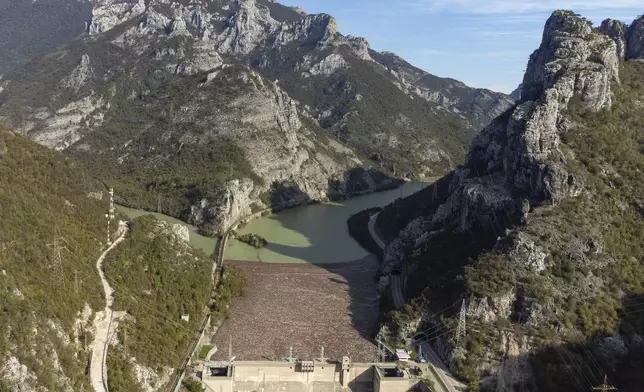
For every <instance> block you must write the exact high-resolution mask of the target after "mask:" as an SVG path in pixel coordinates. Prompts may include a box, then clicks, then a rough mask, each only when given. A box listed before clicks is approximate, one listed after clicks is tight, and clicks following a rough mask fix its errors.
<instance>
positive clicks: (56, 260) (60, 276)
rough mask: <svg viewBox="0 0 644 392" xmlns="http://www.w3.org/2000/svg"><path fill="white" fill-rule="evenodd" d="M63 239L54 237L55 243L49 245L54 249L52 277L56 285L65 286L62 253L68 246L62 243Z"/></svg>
mask: <svg viewBox="0 0 644 392" xmlns="http://www.w3.org/2000/svg"><path fill="white" fill-rule="evenodd" d="M61 239H63V238H59V237H54V243H53V244H47V246H49V247H50V248H52V249H53V257H52V259H51V263H50V267H51V269H52V274H51V278H52V280H53V282H54V285H56V286H62V287H65V271H64V270H63V255H62V254H61V250H62V249H67V248H65V247H63V246H61V245H60V241H61Z"/></svg>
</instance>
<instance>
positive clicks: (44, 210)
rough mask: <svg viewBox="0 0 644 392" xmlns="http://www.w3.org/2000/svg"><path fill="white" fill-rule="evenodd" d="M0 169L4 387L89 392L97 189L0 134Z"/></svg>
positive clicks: (48, 156) (0, 371)
mask: <svg viewBox="0 0 644 392" xmlns="http://www.w3.org/2000/svg"><path fill="white" fill-rule="evenodd" d="M0 162H1V164H0V184H1V185H0V205H2V208H1V209H0V219H1V220H2V225H0V230H1V231H0V233H1V234H0V250H1V251H0V302H1V303H2V310H1V312H2V316H1V317H0V330H1V331H2V334H0V336H1V337H0V353H1V355H0V389H2V390H8V391H14V390H19V389H18V388H23V389H20V390H25V391H35V390H36V388H38V387H41V388H43V387H44V388H46V389H47V390H78V389H80V388H81V385H85V386H86V387H88V386H89V380H88V378H87V377H86V376H85V375H84V370H85V366H86V364H87V358H88V355H89V352H88V351H87V346H86V345H85V341H86V340H87V342H89V343H91V326H92V309H100V308H101V307H102V301H101V288H100V281H99V279H98V275H97V274H96V270H95V269H94V262H95V261H96V258H97V257H98V254H99V253H100V252H99V250H100V247H101V244H100V240H102V239H104V237H105V230H104V227H103V224H102V222H104V218H103V219H102V217H103V214H104V212H105V211H106V210H107V204H106V202H105V201H100V200H96V199H95V198H93V197H94V196H96V195H101V190H102V187H101V186H100V184H96V183H95V182H94V181H93V180H92V179H91V178H90V177H89V176H88V175H87V174H85V173H84V172H83V171H82V170H80V169H79V165H78V164H76V163H74V162H73V161H71V160H70V159H69V158H65V157H62V156H60V155H59V154H58V153H55V152H53V151H49V150H47V149H46V148H44V147H41V146H38V145H36V144H35V143H33V142H31V141H29V140H26V139H24V138H23V137H21V136H18V135H14V134H12V133H10V132H9V131H7V130H6V129H0ZM90 196H92V197H90ZM57 238H63V239H64V240H60V241H58V240H57ZM54 243H58V244H59V245H60V249H56V248H55V247H53V245H54ZM57 251H59V252H60V258H61V262H60V264H58V263H57V262H56V258H57ZM88 335H90V337H89V338H88Z"/></svg>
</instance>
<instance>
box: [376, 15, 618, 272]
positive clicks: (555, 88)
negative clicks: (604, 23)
mask: <svg viewBox="0 0 644 392" xmlns="http://www.w3.org/2000/svg"><path fill="white" fill-rule="evenodd" d="M617 82H619V76H618V55H617V46H616V44H615V42H614V41H613V40H612V39H611V38H609V37H608V36H606V35H603V34H598V33H596V32H594V31H593V29H592V26H591V24H590V22H588V21H587V20H585V19H582V18H581V17H579V16H577V15H575V14H573V13H571V12H568V11H556V12H554V13H553V14H552V16H551V17H550V18H549V19H548V21H547V22H546V25H545V31H544V34H543V42H542V43H541V46H540V48H539V49H538V50H537V51H535V52H534V53H533V54H532V56H531V58H530V61H529V64H528V69H527V72H526V75H525V78H524V82H523V91H522V97H521V101H522V103H520V104H518V105H516V106H515V107H513V108H511V109H509V110H507V111H506V112H505V113H504V114H502V115H501V116H499V117H498V118H497V119H496V120H495V121H494V122H493V123H492V124H490V125H489V126H488V127H486V128H485V129H484V130H483V131H482V132H481V134H480V135H478V136H477V137H475V138H474V141H473V142H472V146H471V148H470V151H469V153H468V156H467V159H466V161H465V164H464V165H463V166H462V167H460V168H459V169H457V170H456V171H455V172H454V173H453V176H452V177H451V180H450V181H451V183H450V185H449V194H448V196H447V197H446V198H445V201H444V202H443V203H442V204H441V205H439V206H438V207H437V208H436V209H435V210H434V211H433V213H432V214H431V215H429V216H427V217H421V218H418V219H415V220H414V221H412V222H410V223H409V224H408V226H407V227H406V228H405V229H404V230H402V231H401V233H400V234H399V236H398V238H396V239H394V240H393V241H391V243H390V244H389V245H388V247H387V249H386V251H385V254H384V263H385V267H384V270H385V271H387V270H391V269H393V268H394V266H396V265H398V264H399V263H401V262H402V260H403V259H404V257H405V255H406V254H407V252H408V251H409V250H410V249H415V248H418V246H419V242H420V243H422V241H426V240H427V239H429V238H431V236H432V235H431V233H433V232H436V231H440V230H453V231H457V232H462V233H468V232H477V231H483V232H496V233H497V235H498V236H499V237H500V236H502V235H503V234H504V233H503V227H507V224H508V222H517V221H519V220H521V219H522V218H523V217H524V215H525V209H526V205H528V206H535V205H540V204H543V203H559V202H561V201H562V200H564V199H565V198H568V197H577V196H579V195H580V194H581V193H582V191H583V189H584V179H583V178H578V177H576V176H575V175H573V174H570V173H568V171H567V170H566V166H565V164H566V159H565V157H564V156H563V154H562V153H561V152H560V151H559V144H560V141H561V140H560V134H561V133H562V132H563V131H564V130H565V127H564V126H563V125H564V124H565V118H564V115H563V111H564V110H565V109H566V108H567V106H568V104H569V102H570V100H571V99H572V98H573V97H577V98H579V100H580V102H581V104H582V105H584V106H586V107H587V108H588V109H590V110H600V109H603V108H609V107H610V105H611V102H612V98H611V95H612V92H611V83H617ZM419 222H422V224H421V225H420V226H419ZM428 233H429V234H428ZM499 246H505V247H507V248H508V249H509V251H510V253H511V254H513V255H514V256H515V257H514V258H515V259H516V262H517V263H518V264H521V265H523V266H526V267H529V268H531V269H533V270H535V271H539V270H543V269H544V268H545V264H544V259H545V254H543V251H542V250H540V249H538V248H536V247H535V246H534V243H533V242H532V241H531V240H530V239H529V238H524V237H522V236H520V235H519V236H515V237H512V238H510V240H509V244H505V245H503V244H501V245H499Z"/></svg>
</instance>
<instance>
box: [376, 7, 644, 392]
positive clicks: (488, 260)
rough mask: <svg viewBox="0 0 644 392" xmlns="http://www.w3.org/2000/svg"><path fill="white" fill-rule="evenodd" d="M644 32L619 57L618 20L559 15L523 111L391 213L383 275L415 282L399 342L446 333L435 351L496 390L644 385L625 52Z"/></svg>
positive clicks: (495, 126) (632, 86) (635, 136)
mask: <svg viewBox="0 0 644 392" xmlns="http://www.w3.org/2000/svg"><path fill="white" fill-rule="evenodd" d="M642 21H644V18H640V19H638V20H636V21H635V22H634V23H633V24H632V25H631V26H624V29H623V31H626V32H627V33H626V36H627V37H630V38H626V39H625V40H622V41H621V46H620V38H619V36H617V37H616V36H615V35H613V34H608V35H604V34H603V32H605V31H607V30H606V27H605V26H607V25H610V24H611V22H610V21H608V22H605V23H604V24H602V27H601V28H599V29H594V28H592V26H591V24H590V22H588V21H587V20H585V19H583V18H581V17H579V16H577V15H575V14H574V13H572V12H569V11H557V12H555V13H553V15H552V16H551V17H550V19H549V20H548V21H547V22H546V25H545V30H544V35H543V41H542V44H541V46H540V48H539V49H538V50H537V51H535V52H534V54H533V55H532V56H531V58H530V61H529V64H528V68H527V71H526V75H525V78H524V81H523V89H522V94H521V97H522V100H521V101H520V102H519V104H518V105H517V106H516V107H515V108H512V109H511V110H508V111H507V112H506V113H504V114H503V115H501V116H499V117H498V118H497V119H496V120H494V121H493V123H492V124H491V125H490V126H489V127H487V128H486V129H484V130H483V132H482V133H481V134H480V135H479V136H478V137H477V138H476V139H475V140H474V142H473V145H472V147H471V149H470V152H469V154H468V157H467V159H466V162H465V164H464V165H463V166H462V167H459V168H458V169H457V170H456V171H455V172H453V173H451V174H450V175H448V176H446V177H444V178H443V179H441V180H439V181H438V182H437V183H436V184H434V185H433V186H432V187H430V188H428V189H426V190H424V191H422V192H420V193H418V194H415V195H413V196H411V197H410V198H408V199H406V200H401V201H398V202H397V203H395V204H393V205H391V206H389V207H388V208H386V209H385V210H384V211H383V212H381V213H380V215H379V217H378V221H377V225H378V227H379V229H380V232H381V233H383V235H384V236H386V237H387V239H388V240H389V244H388V246H387V248H386V250H385V255H384V266H383V270H384V272H385V273H389V272H391V271H396V270H397V271H402V272H403V277H404V278H403V281H405V282H406V287H405V294H406V297H407V298H408V300H410V301H411V304H410V305H407V306H406V307H405V308H404V309H402V310H400V311H396V312H393V313H392V314H390V315H389V316H388V321H387V323H386V328H385V330H384V331H385V332H386V331H389V333H390V334H392V335H398V338H402V339H406V338H409V335H408V334H413V331H414V330H415V328H416V327H419V328H418V330H420V331H422V330H426V329H427V328H432V329H431V330H430V331H432V332H431V333H430V340H431V342H432V344H433V345H434V346H435V348H436V349H437V351H438V352H440V353H441V354H442V356H443V357H444V358H445V359H447V360H448V361H449V362H450V364H451V367H452V369H453V370H454V371H456V373H457V374H458V375H459V376H461V377H462V378H464V379H466V380H468V381H470V382H471V383H472V385H477V386H478V385H479V382H480V386H481V388H482V389H490V390H497V391H509V390H522V391H529V390H535V391H536V390H542V391H543V390H547V391H570V390H576V389H578V388H581V389H580V390H584V389H589V388H590V387H591V386H594V385H598V384H599V383H600V381H602V377H603V376H602V374H603V373H606V374H608V375H609V378H610V380H611V381H612V382H613V383H614V384H616V386H617V387H618V388H620V390H633V391H636V390H639V389H640V388H641V385H642V380H641V374H640V372H639V371H636V370H635V369H636V368H637V366H638V365H637V364H641V363H642V358H641V352H642V347H641V342H642V340H641V337H640V335H641V334H642V333H644V329H643V328H644V324H642V320H641V318H640V317H639V315H638V313H639V312H640V310H641V302H638V301H639V299H641V297H642V294H644V288H643V287H644V286H643V285H642V283H643V282H642V281H641V277H642V276H644V275H643V272H644V271H643V270H642V268H643V267H642V265H643V264H642V263H643V262H644V253H643V249H644V242H643V240H642V238H644V235H643V234H644V216H643V215H642V205H643V203H644V194H642V187H641V183H642V180H644V176H643V174H642V173H643V171H642V170H644V166H643V165H644V150H642V148H641V145H642V140H643V139H644V133H642V129H641V126H640V125H638V124H640V123H641V114H640V112H641V105H642V100H643V99H644V90H643V89H642V85H643V84H642V82H643V81H644V68H642V64H641V62H639V61H627V62H622V63H621V64H620V62H619V61H620V57H621V56H620V52H619V51H618V48H619V47H631V46H634V45H633V44H632V43H631V41H629V39H630V40H635V42H638V40H639V39H640V38H641V36H640V35H638V31H639V30H638V28H639V27H638V26H640V25H641V23H642ZM636 57H638V56H636V55H630V56H629V55H626V58H627V59H628V58H631V59H632V58H636ZM381 283H382V284H383V286H384V285H386V284H387V279H386V278H383V280H382V282H381ZM461 299H466V300H467V301H466V302H467V306H466V308H465V309H464V310H465V312H466V315H467V325H468V329H467V335H466V337H465V338H463V339H461V340H460V344H457V343H456V341H457V340H456V336H455V332H456V325H457V324H458V313H459V305H460V304H461ZM455 301H456V302H455ZM638 304H640V305H638ZM441 309H444V310H441ZM421 315H422V316H421ZM439 315H441V316H442V317H439ZM479 378H480V381H479Z"/></svg>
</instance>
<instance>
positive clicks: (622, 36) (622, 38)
mask: <svg viewBox="0 0 644 392" xmlns="http://www.w3.org/2000/svg"><path fill="white" fill-rule="evenodd" d="M599 30H600V31H601V32H602V33H604V34H606V35H607V36H609V37H611V38H612V39H613V40H614V41H615V45H617V56H618V57H619V58H620V59H621V60H624V58H625V57H626V25H625V24H624V22H622V21H620V20H614V19H606V20H604V21H603V22H602V24H601V26H600V27H599Z"/></svg>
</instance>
